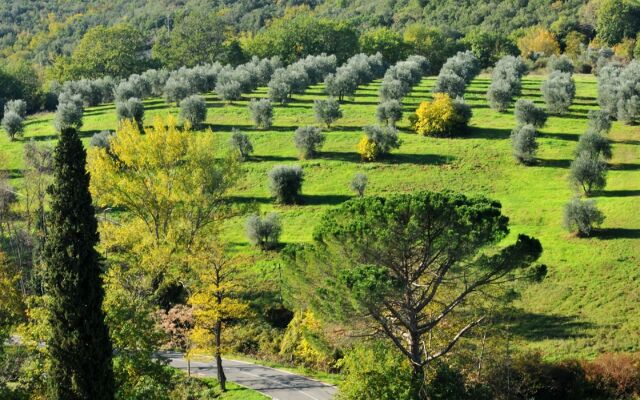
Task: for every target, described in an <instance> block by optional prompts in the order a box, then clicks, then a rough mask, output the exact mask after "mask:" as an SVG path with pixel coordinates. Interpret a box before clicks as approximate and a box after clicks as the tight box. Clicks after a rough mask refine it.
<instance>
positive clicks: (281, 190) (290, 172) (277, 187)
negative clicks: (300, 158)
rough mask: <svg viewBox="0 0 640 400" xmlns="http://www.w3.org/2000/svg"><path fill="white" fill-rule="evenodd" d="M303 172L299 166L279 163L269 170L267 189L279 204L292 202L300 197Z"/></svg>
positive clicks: (295, 201)
mask: <svg viewBox="0 0 640 400" xmlns="http://www.w3.org/2000/svg"><path fill="white" fill-rule="evenodd" d="M303 181H304V174H303V172H302V168H300V167H299V166H295V167H289V166H285V165H279V166H276V167H273V169H272V170H271V171H269V190H270V191H271V195H272V196H273V197H274V198H275V199H276V201H277V202H278V203H281V204H294V203H297V202H298V200H299V199H300V191H301V190H302V182H303Z"/></svg>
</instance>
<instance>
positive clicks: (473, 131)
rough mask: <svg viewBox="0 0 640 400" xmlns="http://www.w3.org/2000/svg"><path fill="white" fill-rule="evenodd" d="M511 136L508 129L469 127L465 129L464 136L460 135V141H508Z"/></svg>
mask: <svg viewBox="0 0 640 400" xmlns="http://www.w3.org/2000/svg"><path fill="white" fill-rule="evenodd" d="M510 135H511V130H510V129H500V128H487V127H480V126H469V127H467V131H466V134H464V135H460V138H461V139H464V138H468V139H493V140H500V139H508V138H509V136H510Z"/></svg>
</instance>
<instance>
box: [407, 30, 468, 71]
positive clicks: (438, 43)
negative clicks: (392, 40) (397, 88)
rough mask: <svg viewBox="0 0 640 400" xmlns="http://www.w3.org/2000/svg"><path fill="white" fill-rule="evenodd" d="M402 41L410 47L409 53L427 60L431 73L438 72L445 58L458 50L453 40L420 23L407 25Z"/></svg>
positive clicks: (439, 31)
mask: <svg viewBox="0 0 640 400" xmlns="http://www.w3.org/2000/svg"><path fill="white" fill-rule="evenodd" d="M404 40H405V42H406V43H408V44H409V46H410V47H411V53H414V54H418V55H421V56H424V57H426V58H427V60H428V61H429V66H430V67H431V71H432V72H433V71H439V70H440V67H442V64H444V62H445V61H446V60H447V58H449V57H450V56H452V55H453V54H455V53H456V52H457V51H458V50H459V49H460V46H459V45H458V44H457V43H456V41H455V40H453V38H451V37H448V36H447V35H445V34H444V32H442V31H441V30H439V29H437V28H432V27H429V26H427V25H424V24H421V23H415V24H412V25H409V26H408V27H407V29H405V31H404Z"/></svg>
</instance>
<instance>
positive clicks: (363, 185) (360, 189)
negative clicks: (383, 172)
mask: <svg viewBox="0 0 640 400" xmlns="http://www.w3.org/2000/svg"><path fill="white" fill-rule="evenodd" d="M367 183H369V178H368V177H367V175H366V174H363V173H362V172H359V173H357V174H355V175H354V176H353V179H352V180H351V184H350V187H351V190H353V191H354V192H356V193H357V194H358V196H360V197H362V196H364V191H365V190H366V189H367Z"/></svg>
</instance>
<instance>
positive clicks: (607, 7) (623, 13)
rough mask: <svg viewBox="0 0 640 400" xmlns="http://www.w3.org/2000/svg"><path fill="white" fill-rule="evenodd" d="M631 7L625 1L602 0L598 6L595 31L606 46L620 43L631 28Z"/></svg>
mask: <svg viewBox="0 0 640 400" xmlns="http://www.w3.org/2000/svg"><path fill="white" fill-rule="evenodd" d="M630 23H631V7H630V5H629V2H628V1H627V0H603V1H601V2H600V4H599V6H598V20H597V24H596V31H597V32H598V37H599V38H600V39H602V40H603V41H604V42H605V43H606V44H607V45H609V46H613V45H615V44H618V43H620V42H621V41H622V39H623V38H624V37H625V34H626V33H628V31H629V29H630V28H631V27H630V26H629V25H630Z"/></svg>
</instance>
